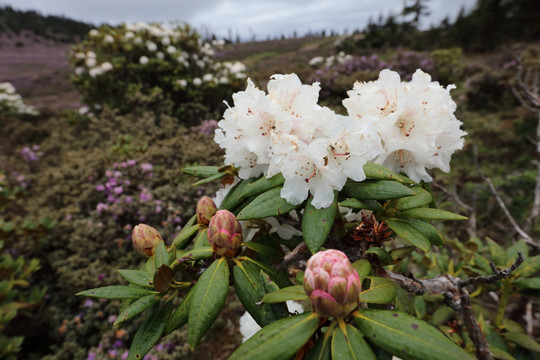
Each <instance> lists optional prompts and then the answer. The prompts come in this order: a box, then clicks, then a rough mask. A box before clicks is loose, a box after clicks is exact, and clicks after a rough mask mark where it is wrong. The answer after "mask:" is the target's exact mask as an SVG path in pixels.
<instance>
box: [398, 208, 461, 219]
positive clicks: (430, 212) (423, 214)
mask: <svg viewBox="0 0 540 360" xmlns="http://www.w3.org/2000/svg"><path fill="white" fill-rule="evenodd" d="M397 215H398V216H399V217H409V218H413V219H426V220H467V217H465V216H462V215H459V214H454V213H453V212H450V211H446V210H439V209H432V208H416V209H410V210H406V211H402V212H400V213H398V214H397Z"/></svg>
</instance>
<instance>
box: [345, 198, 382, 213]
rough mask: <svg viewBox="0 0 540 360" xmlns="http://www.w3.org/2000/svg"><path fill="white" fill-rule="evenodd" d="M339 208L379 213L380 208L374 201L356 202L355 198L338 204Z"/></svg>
mask: <svg viewBox="0 0 540 360" xmlns="http://www.w3.org/2000/svg"><path fill="white" fill-rule="evenodd" d="M339 206H345V207H348V208H351V209H366V210H372V211H381V210H382V206H381V204H380V203H379V202H378V201H376V200H362V201H360V200H358V199H355V198H350V199H347V200H344V201H342V202H340V203H339Z"/></svg>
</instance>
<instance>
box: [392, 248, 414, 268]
mask: <svg viewBox="0 0 540 360" xmlns="http://www.w3.org/2000/svg"><path fill="white" fill-rule="evenodd" d="M415 249H416V247H414V246H404V247H400V248H397V249H393V250H391V251H390V257H391V258H392V264H397V263H399V262H401V261H403V260H405V259H406V258H407V257H408V256H409V255H410V253H412V252H413V251H414V250H415Z"/></svg>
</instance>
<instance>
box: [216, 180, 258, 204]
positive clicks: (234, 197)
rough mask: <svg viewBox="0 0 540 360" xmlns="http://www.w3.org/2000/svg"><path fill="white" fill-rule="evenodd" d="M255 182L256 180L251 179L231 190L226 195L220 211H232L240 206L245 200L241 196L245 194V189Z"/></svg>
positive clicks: (243, 181) (241, 182)
mask: <svg viewBox="0 0 540 360" xmlns="http://www.w3.org/2000/svg"><path fill="white" fill-rule="evenodd" d="M253 181H255V178H249V179H245V180H242V181H240V182H239V183H238V184H236V185H234V186H233V187H232V188H231V190H229V192H228V193H227V195H225V198H224V199H223V201H222V202H221V205H220V206H219V209H220V210H223V209H226V210H230V211H232V210H233V209H234V208H236V207H237V206H238V205H240V204H241V203H242V201H244V198H241V197H240V195H241V194H242V192H244V189H245V188H246V187H247V186H248V185H249V183H250V182H253Z"/></svg>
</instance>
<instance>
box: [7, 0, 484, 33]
mask: <svg viewBox="0 0 540 360" xmlns="http://www.w3.org/2000/svg"><path fill="white" fill-rule="evenodd" d="M475 2H476V1H475V0H453V1H447V0H431V1H430V2H429V6H430V8H431V15H430V17H429V19H427V21H425V23H424V25H427V24H430V23H435V24H436V23H439V22H440V21H441V20H442V19H443V18H444V17H445V16H449V17H451V18H453V17H455V15H456V14H457V13H458V11H459V9H460V8H461V7H462V6H465V7H466V8H467V9H469V8H471V7H472V6H473V5H474V4H475ZM0 5H11V6H13V7H14V8H16V9H23V10H28V9H34V10H38V11H40V12H42V13H44V14H51V15H63V16H66V17H69V18H74V19H77V20H82V21H87V22H91V23H94V24H96V25H98V24H101V23H109V24H119V23H121V22H126V23H131V22H135V21H163V22H170V21H185V22H188V23H190V24H191V25H193V26H195V27H197V28H199V29H203V30H204V31H208V32H210V33H216V34H217V35H218V36H227V34H228V33H229V31H232V33H233V34H239V35H240V36H242V38H244V39H246V38H250V37H251V35H252V34H256V35H257V38H258V39H263V38H266V37H267V36H271V37H275V36H280V35H281V34H285V35H290V34H292V33H293V31H296V32H297V33H298V34H299V35H302V34H305V33H306V32H308V31H321V30H327V31H329V30H335V31H338V32H342V31H344V30H346V29H347V30H349V31H350V30H353V29H362V28H364V27H365V26H366V24H367V22H368V20H369V18H373V19H377V18H378V16H379V15H381V14H382V15H383V16H386V15H388V14H390V13H393V14H396V15H397V14H398V13H399V11H400V10H401V8H402V6H403V0H385V1H381V0H340V1H328V0H312V1H308V0H272V1H269V0H180V1H178V0H152V1H134V0H93V1H81V0H47V1H43V0H0Z"/></svg>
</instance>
